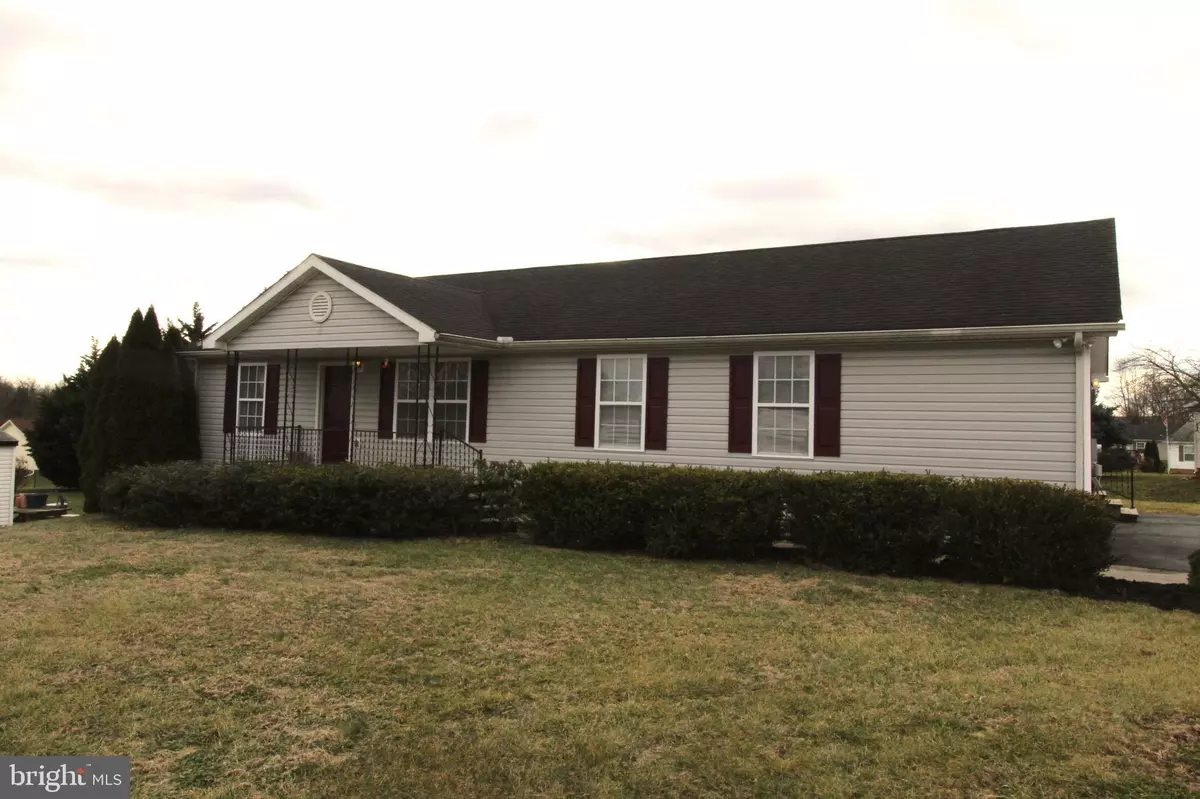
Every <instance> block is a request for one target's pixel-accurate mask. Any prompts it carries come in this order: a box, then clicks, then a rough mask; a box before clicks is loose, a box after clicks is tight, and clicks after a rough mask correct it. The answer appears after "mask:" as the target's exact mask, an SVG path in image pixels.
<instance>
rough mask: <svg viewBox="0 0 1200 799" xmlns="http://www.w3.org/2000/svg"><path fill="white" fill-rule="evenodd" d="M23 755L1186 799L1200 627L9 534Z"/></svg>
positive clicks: (554, 778) (477, 556) (426, 554)
mask: <svg viewBox="0 0 1200 799" xmlns="http://www.w3.org/2000/svg"><path fill="white" fill-rule="evenodd" d="M0 607H3V608H4V612H3V613H2V614H0V752H4V753H6V754H33V753H61V754H127V755H130V756H132V758H133V761H134V783H133V784H134V795H135V796H138V797H148V796H163V797H167V796H170V797H209V798H212V797H230V799H232V797H248V796H262V797H334V796H336V797H402V796H455V797H464V798H465V797H477V796H481V797H502V796H585V795H586V796H695V797H710V796H711V797H728V796H780V797H783V796H823V797H840V796H872V797H873V796H887V797H892V796H920V797H927V796H946V797H950V796H954V797H959V796H973V797H990V796H991V797H994V796H1004V797H1046V796H1050V797H1054V796H1059V797H1079V796H1095V797H1101V796H1104V797H1112V796H1116V797H1120V796H1125V797H1174V796H1180V797H1182V796H1185V795H1187V792H1188V790H1189V788H1195V787H1198V786H1200V692H1198V691H1197V690H1196V687H1197V685H1200V623H1198V622H1197V617H1196V616H1195V615H1192V614H1186V613H1181V612H1162V611H1157V610H1153V609H1151V608H1148V607H1146V606H1142V605H1133V604H1122V603H1104V602H1098V601H1094V600H1088V599H1082V598H1078V597H1070V596H1064V595H1060V594H1057V593H1053V592H1036V591H1028V590H1020V589H1008V588H1000V587H987V586H974V585H957V584H950V583H942V582H936V581H924V582H922V581H911V580H896V579H887V578H868V577H861V576H854V575H847V574H840V573H836V572H815V571H811V570H807V569H804V568H801V567H797V566H788V565H738V564H728V563H678V562H666V561H657V560H653V559H649V558H646V557H642V556H618V555H609V554H593V553H580V552H566V551H554V550H547V549H541V548H536V547H532V546H529V545H525V544H522V543H519V542H515V541H506V540H440V541H422V542H415V543H403V542H401V543H391V542H345V541H336V540H324V539H314V538H305V537H284V536H276V535H258V534H235V533H178V532H153V531H143V530H132V529H122V528H120V527H118V526H116V525H113V524H111V523H108V522H104V521H100V520H97V519H95V518H88V519H74V520H61V521H48V522H41V523H38V524H29V525H22V526H21V527H18V528H15V529H13V530H8V531H5V532H3V533H0Z"/></svg>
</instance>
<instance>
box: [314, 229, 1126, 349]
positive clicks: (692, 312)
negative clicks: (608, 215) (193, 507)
mask: <svg viewBox="0 0 1200 799" xmlns="http://www.w3.org/2000/svg"><path fill="white" fill-rule="evenodd" d="M324 260H326V261H327V262H328V263H329V264H330V265H331V266H334V267H335V268H337V269H339V270H341V271H343V273H344V274H346V275H347V276H348V277H351V278H352V279H354V280H357V281H359V282H361V283H362V284H363V285H365V286H367V287H368V288H370V289H371V290H372V291H374V292H376V293H377V294H379V295H380V296H383V297H384V298H386V299H388V300H389V301H391V302H392V303H393V304H395V305H397V306H398V307H400V308H403V309H404V310H406V311H408V312H409V313H411V314H412V315H413V316H415V317H417V318H418V319H420V320H422V321H424V322H426V323H428V324H429V325H430V326H432V327H433V328H434V329H435V330H437V331H439V332H442V333H457V334H460V335H468V336H476V337H479V338H494V337H495V336H512V337H513V338H515V339H517V340H518V341H521V340H525V341H528V340H545V339H590V338H598V339H609V338H652V337H673V336H724V335H750V334H769V333H817V332H822V333H825V332H829V333H833V332H850V331H868V330H883V331H885V330H910V329H931V328H960V327H997V326H1011V325H1044V324H1084V323H1090V322H1100V323H1108V322H1119V321H1120V320H1121V317H1122V313H1121V289H1120V282H1119V277H1118V273H1117V247H1116V226H1115V222H1114V220H1112V219H1100V220H1094V221H1089V222H1071V223H1065V224H1057V225H1041V226H1036V227H1019V228H1000V229H994V230H980V231H972V232H967V233H941V234H933V235H922V236H904V237H899V238H886V239H868V240H864V241H846V242H837V243H832V244H810V245H803V246H796V247H773V248H770V249H759V250H738V251H733V252H714V253H704V254H701V255H676V256H668V257H663V258H645V259H640V260H634V261H614V262H608V263H597V264H576V265H570V266H544V267H536V268H529V269H511V270H504V271H495V272H475V273H469V274H456V275H438V276H435V277H427V278H409V277H404V276H402V275H397V274H393V273H390V272H382V271H379V270H375V269H367V268H366V267H361V266H355V265H353V264H347V263H344V262H342V261H336V260H334V259H329V258H326V259H324Z"/></svg>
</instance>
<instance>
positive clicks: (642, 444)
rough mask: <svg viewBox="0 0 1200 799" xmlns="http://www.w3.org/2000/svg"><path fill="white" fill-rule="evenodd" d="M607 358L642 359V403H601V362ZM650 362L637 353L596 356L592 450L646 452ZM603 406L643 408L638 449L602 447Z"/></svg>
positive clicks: (610, 401)
mask: <svg viewBox="0 0 1200 799" xmlns="http://www.w3.org/2000/svg"><path fill="white" fill-rule="evenodd" d="M605 358H641V359H642V400H641V402H640V403H633V402H628V401H626V402H618V401H616V400H607V401H604V402H603V403H602V402H601V400H600V364H601V362H603V360H604V359H605ZM649 360H650V359H649V358H647V357H646V356H645V355H641V354H638V353H636V352H624V353H615V354H611V355H597V356H596V389H595V390H596V410H595V419H594V421H593V426H592V449H593V450H595V451H596V452H645V451H646V393H647V385H646V364H647V363H648V362H649ZM602 404H603V405H605V406H609V407H612V406H618V405H620V406H629V405H634V404H640V405H641V408H642V423H641V437H640V440H639V441H638V446H637V448H636V449H635V448H633V447H602V446H600V407H601V405H602Z"/></svg>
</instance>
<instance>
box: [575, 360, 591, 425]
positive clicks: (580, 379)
mask: <svg viewBox="0 0 1200 799" xmlns="http://www.w3.org/2000/svg"><path fill="white" fill-rule="evenodd" d="M575 446H577V447H594V446H596V359H595V358H580V359H579V361H578V362H577V363H576V365H575Z"/></svg>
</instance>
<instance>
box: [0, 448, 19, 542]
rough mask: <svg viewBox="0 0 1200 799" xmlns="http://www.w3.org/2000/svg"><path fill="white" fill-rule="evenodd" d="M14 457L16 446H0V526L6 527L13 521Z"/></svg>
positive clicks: (15, 456) (15, 455)
mask: <svg viewBox="0 0 1200 799" xmlns="http://www.w3.org/2000/svg"><path fill="white" fill-rule="evenodd" d="M16 458H17V448H16V447H0V527H8V526H9V525H11V524H12V521H13V491H15V490H16V488H15V485H14V483H16V477H17V475H16V468H17V464H16Z"/></svg>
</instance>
